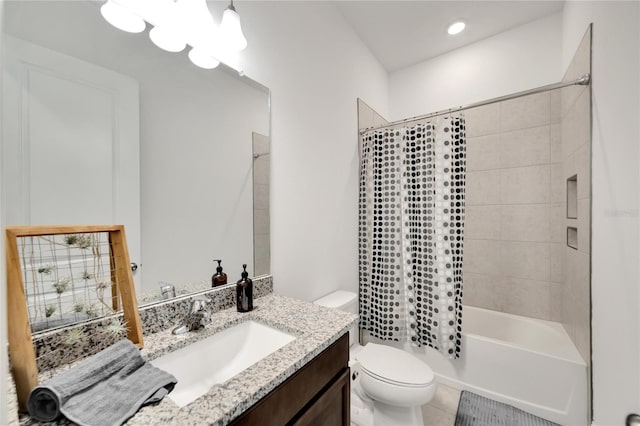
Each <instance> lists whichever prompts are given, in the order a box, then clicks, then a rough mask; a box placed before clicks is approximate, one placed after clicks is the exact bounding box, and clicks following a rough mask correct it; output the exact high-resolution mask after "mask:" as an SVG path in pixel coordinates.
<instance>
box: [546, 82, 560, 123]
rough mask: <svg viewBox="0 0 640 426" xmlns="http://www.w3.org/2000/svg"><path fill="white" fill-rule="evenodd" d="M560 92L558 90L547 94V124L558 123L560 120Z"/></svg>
mask: <svg viewBox="0 0 640 426" xmlns="http://www.w3.org/2000/svg"><path fill="white" fill-rule="evenodd" d="M561 94H562V92H561V91H560V90H552V91H550V92H549V98H550V105H549V122H550V123H559V122H560V119H561V118H562V95H561Z"/></svg>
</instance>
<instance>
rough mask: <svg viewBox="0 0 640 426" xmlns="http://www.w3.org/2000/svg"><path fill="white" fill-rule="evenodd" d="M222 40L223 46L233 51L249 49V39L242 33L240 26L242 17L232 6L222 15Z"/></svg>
mask: <svg viewBox="0 0 640 426" xmlns="http://www.w3.org/2000/svg"><path fill="white" fill-rule="evenodd" d="M220 38H221V41H222V44H223V45H224V46H225V47H226V48H228V49H231V50H234V51H236V52H239V51H240V50H243V49H244V48H245V47H247V39H246V38H245V37H244V34H243V33H242V27H241V26H240V16H239V15H238V13H237V12H236V10H235V9H234V7H233V6H232V5H230V6H229V7H227V9H226V10H225V11H224V13H223V14H222V22H221V23H220Z"/></svg>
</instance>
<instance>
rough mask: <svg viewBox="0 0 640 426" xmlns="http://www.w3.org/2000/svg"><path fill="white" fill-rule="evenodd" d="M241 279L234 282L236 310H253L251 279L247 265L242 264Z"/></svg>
mask: <svg viewBox="0 0 640 426" xmlns="http://www.w3.org/2000/svg"><path fill="white" fill-rule="evenodd" d="M242 268H243V271H242V279H240V280H239V281H238V282H237V283H236V303H237V305H238V312H249V311H252V310H253V281H251V278H248V277H249V273H248V272H247V265H246V264H244V265H242Z"/></svg>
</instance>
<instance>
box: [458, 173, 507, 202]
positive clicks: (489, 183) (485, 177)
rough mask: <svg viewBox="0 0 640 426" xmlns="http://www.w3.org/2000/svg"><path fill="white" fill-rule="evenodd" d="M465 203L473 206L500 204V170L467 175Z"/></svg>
mask: <svg viewBox="0 0 640 426" xmlns="http://www.w3.org/2000/svg"><path fill="white" fill-rule="evenodd" d="M465 202H466V203H467V204H468V205H471V206H472V205H487V204H500V170H488V171H481V172H469V173H467V179H466V201H465Z"/></svg>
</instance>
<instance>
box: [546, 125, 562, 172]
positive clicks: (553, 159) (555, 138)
mask: <svg viewBox="0 0 640 426" xmlns="http://www.w3.org/2000/svg"><path fill="white" fill-rule="evenodd" d="M549 147H550V149H549V151H550V155H549V157H550V163H561V162H562V125H561V124H560V123H555V124H551V125H550V126H549Z"/></svg>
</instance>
